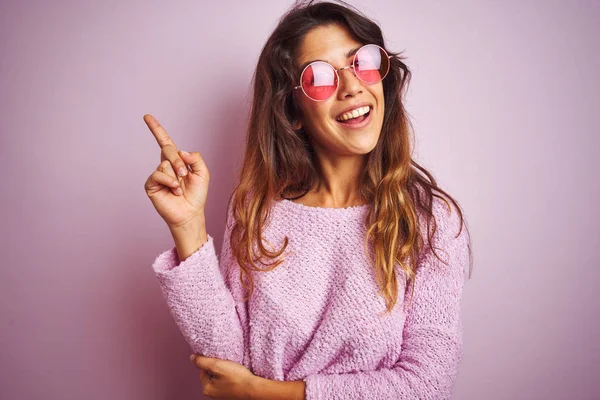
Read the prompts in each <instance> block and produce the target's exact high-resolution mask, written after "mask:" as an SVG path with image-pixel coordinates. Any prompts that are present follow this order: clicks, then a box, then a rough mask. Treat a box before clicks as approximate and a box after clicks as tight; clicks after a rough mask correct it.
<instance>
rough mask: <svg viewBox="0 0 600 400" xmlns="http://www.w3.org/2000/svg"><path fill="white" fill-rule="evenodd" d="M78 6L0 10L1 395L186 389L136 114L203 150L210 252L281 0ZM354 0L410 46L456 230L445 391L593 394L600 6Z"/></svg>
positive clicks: (427, 140) (411, 104) (182, 348)
mask: <svg viewBox="0 0 600 400" xmlns="http://www.w3.org/2000/svg"><path fill="white" fill-rule="evenodd" d="M82 3H83V2H76V1H71V2H68V1H54V2H52V3H50V2H42V1H39V2H33V1H23V2H12V4H8V2H6V1H4V2H2V3H0V73H1V74H0V93H1V96H0V111H1V117H2V118H1V119H0V132H1V136H0V138H1V139H0V140H1V142H0V155H1V156H2V157H1V160H2V164H3V170H4V171H5V172H4V173H3V174H2V185H1V187H2V189H1V200H2V214H3V215H2V241H1V245H2V254H3V257H2V268H1V270H0V271H1V275H0V285H1V287H0V311H1V323H2V327H1V336H0V346H1V348H0V353H1V354H2V355H1V357H0V398H2V399H45V400H47V399H84V398H85V399H89V400H92V399H145V400H152V399H175V398H177V399H195V398H201V385H200V382H199V380H198V372H197V369H196V368H194V367H193V366H192V365H191V363H190V362H189V361H188V355H189V351H188V347H187V345H186V344H185V342H184V341H183V338H182V336H181V335H180V333H179V331H178V329H177V328H176V326H175V323H174V322H173V320H172V319H171V316H170V314H169V310H168V307H167V306H166V303H165V302H164V300H163V298H162V293H161V292H160V289H159V287H158V285H157V282H156V281H155V277H154V275H153V273H152V271H151V263H152V261H153V260H154V258H155V257H156V256H157V255H158V254H159V253H160V252H161V251H163V250H166V249H167V248H169V247H170V246H172V239H171V237H170V235H169V232H168V230H167V227H166V225H165V224H164V222H163V221H162V220H161V219H160V217H159V216H158V214H157V213H156V212H155V211H154V208H153V207H152V205H151V203H150V201H149V200H148V199H147V197H146V194H145V192H144V190H143V184H144V182H145V180H146V178H147V177H148V175H150V173H151V172H152V171H153V170H154V169H155V168H156V166H157V165H158V162H159V148H158V146H157V144H156V142H155V141H154V138H153V137H152V135H151V133H150V131H149V130H148V129H147V128H146V126H145V124H144V122H143V120H142V116H143V115H144V114H145V113H151V114H153V115H155V116H156V117H157V118H158V120H159V121H160V122H161V123H163V125H164V126H165V127H166V128H167V130H168V132H169V133H170V134H171V136H172V137H173V139H174V140H175V142H176V143H177V144H178V146H179V147H180V148H182V149H184V150H188V151H199V152H201V153H202V154H203V156H204V158H205V160H206V163H207V165H208V167H209V169H210V171H211V177H212V179H211V186H210V193H209V199H208V209H207V219H208V230H209V233H211V234H212V235H213V236H214V237H215V238H217V245H218V250H220V246H221V242H222V234H223V228H224V216H225V207H226V201H227V198H228V195H229V193H230V191H231V189H232V188H233V180H234V176H235V174H236V173H237V171H238V168H239V164H240V156H241V154H242V151H243V136H244V126H245V118H246V112H247V110H248V102H249V95H248V93H249V92H248V89H249V84H250V78H251V76H252V72H253V69H254V67H255V63H256V61H257V58H258V55H259V52H260V50H261V48H262V46H263V45H264V42H265V41H266V39H267V37H268V35H269V34H270V33H271V31H272V29H273V28H274V27H275V24H276V21H277V19H278V17H279V16H280V15H281V14H282V13H283V12H284V11H285V10H286V9H287V7H288V6H289V5H290V2H289V1H274V0H273V1H261V2H253V3H252V4H250V3H243V2H210V3H209V2H200V1H187V2H184V1H177V2H169V3H167V2H160V1H153V2H142V1H139V2H132V1H128V2H123V1H118V2H117V1H110V2H95V3H94V4H86V5H84V4H82ZM88 3H89V2H88ZM352 4H354V5H356V6H358V7H359V8H360V9H361V10H363V11H364V12H365V13H367V15H369V16H371V17H373V18H374V19H376V20H377V21H378V22H379V23H380V24H381V26H382V29H383V31H384V33H385V37H386V39H387V46H388V47H389V48H391V49H393V50H402V49H405V50H406V55H407V56H408V65H409V66H410V67H411V68H412V71H413V73H414V77H413V81H412V86H411V90H410V92H409V97H408V103H407V106H408V109H409V111H410V113H411V115H412V119H413V122H414V126H415V130H416V137H417V153H416V158H417V159H418V160H419V161H421V162H422V163H423V164H424V165H425V166H426V167H427V168H428V169H429V170H430V171H432V172H433V173H434V176H435V177H436V178H437V179H438V180H439V181H440V182H441V184H442V185H443V187H444V188H446V189H448V190H449V191H450V193H451V194H453V195H454V196H455V197H456V198H457V199H458V200H459V202H460V203H461V204H462V206H463V208H464V210H465V212H466V216H467V218H468V222H469V225H470V228H471V232H472V236H473V245H474V257H475V270H474V274H473V279H472V280H471V281H469V282H468V283H467V285H466V287H465V292H464V299H463V304H464V306H463V310H464V311H463V316H464V317H463V318H464V330H465V333H464V337H465V357H464V361H463V364H462V368H461V371H460V375H459V378H458V382H457V386H456V391H455V396H454V398H455V399H487V400H493V399H567V398H569V399H591V398H597V396H599V393H600V384H599V383H598V376H600V368H599V367H598V365H599V362H600V341H599V339H598V338H600V323H599V322H598V314H599V313H598V300H599V298H598V297H599V296H598V294H597V293H598V291H597V287H598V282H599V278H600V272H599V267H600V262H599V261H600V256H599V255H598V248H599V246H600V240H599V239H600V235H599V233H598V226H597V223H598V220H599V218H598V217H599V216H598V212H597V211H596V210H597V203H598V201H599V200H600V190H599V189H600V179H599V178H598V170H599V161H598V159H597V158H594V156H595V155H596V154H595V153H596V152H597V150H598V148H599V147H600V139H599V135H600V132H599V128H598V126H600V117H599V115H600V113H599V111H598V110H599V109H600V84H599V79H598V75H597V74H598V72H599V71H600V51H598V50H599V49H600V39H599V38H600V29H599V28H598V26H599V25H598V20H599V16H600V3H599V2H597V1H587V2H586V1H567V0H564V1H562V2H547V1H509V2H506V1H502V2H501V1H470V2H467V1H453V2H408V1H407V2H399V1H377V2H369V1H352ZM210 62H216V63H217V65H218V67H217V68H216V69H214V70H210V69H209V66H208V63H210ZM209 71H210V72H209Z"/></svg>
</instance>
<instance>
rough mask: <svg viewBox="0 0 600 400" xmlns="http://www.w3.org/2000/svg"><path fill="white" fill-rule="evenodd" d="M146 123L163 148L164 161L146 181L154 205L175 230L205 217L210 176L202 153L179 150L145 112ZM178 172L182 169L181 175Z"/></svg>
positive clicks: (145, 186)
mask: <svg viewBox="0 0 600 400" xmlns="http://www.w3.org/2000/svg"><path fill="white" fill-rule="evenodd" d="M144 122H146V125H148V128H150V131H151V132H152V134H153V135H154V137H155V138H156V141H157V142H158V145H159V146H160V149H161V151H160V161H161V163H160V164H159V165H158V167H157V168H156V170H155V171H154V172H152V174H151V175H150V176H149V177H148V179H147V180H146V183H145V184H144V189H145V190H146V194H147V195H148V197H149V198H150V201H152V204H153V205H154V208H156V211H157V212H158V214H159V215H160V216H161V217H162V218H163V219H164V220H165V222H166V223H167V225H168V226H169V228H170V229H172V230H173V229H178V228H184V227H185V226H186V225H188V224H190V223H194V221H197V220H204V206H205V204H206V198H207V196H208V183H209V180H210V175H209V173H208V168H207V167H206V164H205V163H204V160H202V157H201V156H200V153H197V152H192V153H188V154H187V155H186V154H185V152H183V151H178V149H177V147H176V146H175V143H174V142H173V141H172V140H171V138H170V137H169V135H168V134H167V132H166V131H165V130H164V129H163V127H162V126H161V125H160V124H159V123H158V121H157V120H156V118H154V117H153V116H152V115H150V114H146V115H144ZM188 165H189V166H190V167H191V171H190V170H189V169H188V167H187V166H188ZM175 171H177V172H178V174H177V175H175Z"/></svg>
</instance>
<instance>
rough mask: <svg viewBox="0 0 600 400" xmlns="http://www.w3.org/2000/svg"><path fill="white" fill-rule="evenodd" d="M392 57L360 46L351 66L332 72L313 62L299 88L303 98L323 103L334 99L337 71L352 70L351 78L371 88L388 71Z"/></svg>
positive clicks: (375, 47) (328, 66)
mask: <svg viewBox="0 0 600 400" xmlns="http://www.w3.org/2000/svg"><path fill="white" fill-rule="evenodd" d="M390 58H392V56H390V55H388V53H387V52H386V51H385V50H384V49H383V48H382V47H380V46H378V45H376V44H367V45H364V46H362V47H361V48H360V49H358V51H357V52H356V53H355V54H354V58H353V59H352V64H350V65H348V66H346V67H342V68H339V69H335V68H334V67H333V66H332V65H331V64H329V63H328V62H325V61H313V62H312V63H310V64H308V65H307V66H306V67H305V68H304V69H303V70H302V74H301V75H300V86H295V87H294V90H296V89H302V91H303V92H304V94H305V95H306V96H308V98H310V99H311V100H314V101H324V100H327V99H329V98H330V97H331V96H333V95H334V93H335V92H336V90H337V88H338V82H339V75H338V71H342V70H345V69H348V68H352V71H354V75H355V76H356V77H357V78H358V79H360V80H361V81H363V82H365V83H367V84H369V85H372V84H374V83H377V82H381V81H382V80H383V78H385V77H386V76H387V74H388V72H389V70H390Z"/></svg>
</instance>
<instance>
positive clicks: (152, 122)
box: [144, 114, 177, 149]
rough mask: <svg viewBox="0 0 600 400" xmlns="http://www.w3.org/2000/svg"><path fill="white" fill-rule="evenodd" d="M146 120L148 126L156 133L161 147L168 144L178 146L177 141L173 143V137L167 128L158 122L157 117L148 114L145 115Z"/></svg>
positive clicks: (155, 135) (155, 136)
mask: <svg viewBox="0 0 600 400" xmlns="http://www.w3.org/2000/svg"><path fill="white" fill-rule="evenodd" d="M144 122H145V123H146V125H148V128H150V131H151V132H152V135H154V138H155V139H156V141H157V142H158V145H159V146H160V148H161V149H162V148H163V147H165V146H168V145H172V146H173V147H175V148H177V146H175V143H173V140H171V137H169V134H168V133H167V131H165V129H164V128H163V127H162V126H161V125H160V124H159V123H158V121H157V120H156V118H154V117H153V116H152V115H150V114H146V115H144Z"/></svg>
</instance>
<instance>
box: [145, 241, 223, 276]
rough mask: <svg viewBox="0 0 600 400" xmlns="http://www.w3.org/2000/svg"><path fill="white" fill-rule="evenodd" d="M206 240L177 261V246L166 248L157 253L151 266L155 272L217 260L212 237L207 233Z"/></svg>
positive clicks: (205, 263)
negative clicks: (181, 259)
mask: <svg viewBox="0 0 600 400" xmlns="http://www.w3.org/2000/svg"><path fill="white" fill-rule="evenodd" d="M207 237H208V240H207V241H206V242H204V244H203V245H202V246H201V247H200V248H199V249H198V250H196V251H195V252H194V253H192V254H190V256H189V257H188V258H186V259H185V260H183V261H181V262H179V256H178V255H177V248H176V247H175V246H173V247H172V248H170V249H169V250H166V251H164V252H162V253H160V254H159V255H158V257H156V259H155V260H154V263H152V268H153V269H154V272H156V273H157V274H160V273H165V272H168V271H171V270H172V269H174V268H177V269H187V268H189V267H190V266H191V265H197V264H198V263H200V265H207V264H210V263H211V262H214V261H216V260H217V254H216V252H215V246H214V241H213V237H212V236H210V234H207Z"/></svg>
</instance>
